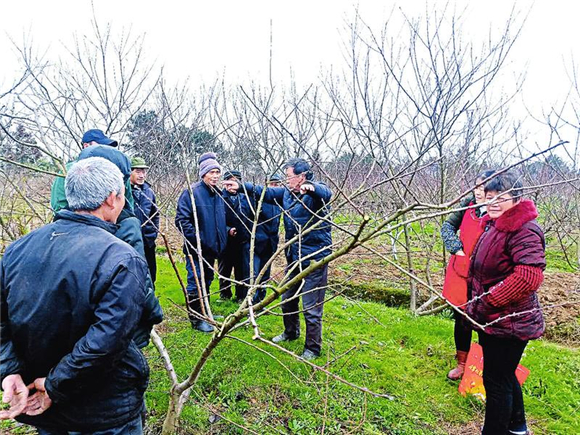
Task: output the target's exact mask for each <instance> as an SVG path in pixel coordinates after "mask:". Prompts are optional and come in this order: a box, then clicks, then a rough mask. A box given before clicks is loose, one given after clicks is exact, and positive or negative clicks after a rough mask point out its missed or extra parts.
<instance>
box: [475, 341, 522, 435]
mask: <svg viewBox="0 0 580 435" xmlns="http://www.w3.org/2000/svg"><path fill="white" fill-rule="evenodd" d="M479 344H481V347H482V348H483V386H484V387H485V394H486V397H487V399H486V404H485V422H484V425H483V431H482V435H503V434H507V433H508V430H510V429H511V430H525V429H526V417H525V412H524V399H523V396H522V389H521V387H520V383H519V382H518V380H517V378H516V374H515V372H516V368H517V366H518V364H519V362H520V359H521V358H522V354H523V353H524V349H525V348H526V345H527V344H528V342H527V341H522V340H518V339H516V338H499V337H494V336H493V335H489V334H486V333H484V332H479Z"/></svg>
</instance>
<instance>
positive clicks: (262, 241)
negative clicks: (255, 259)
mask: <svg viewBox="0 0 580 435" xmlns="http://www.w3.org/2000/svg"><path fill="white" fill-rule="evenodd" d="M281 216H282V208H281V207H280V205H279V204H278V203H268V202H266V201H263V202H262V208H261V210H260V215H259V218H258V226H257V228H256V240H255V252H256V254H260V255H261V254H263V253H264V254H273V253H274V252H276V249H277V248H278V242H279V241H280V236H279V233H280V217H281Z"/></svg>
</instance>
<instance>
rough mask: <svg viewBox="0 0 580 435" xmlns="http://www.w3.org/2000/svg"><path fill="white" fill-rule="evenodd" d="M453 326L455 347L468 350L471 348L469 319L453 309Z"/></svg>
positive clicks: (464, 350)
mask: <svg viewBox="0 0 580 435" xmlns="http://www.w3.org/2000/svg"><path fill="white" fill-rule="evenodd" d="M453 317H454V319H455V326H454V327H453V338H454V339H455V349H456V350H460V351H463V352H469V349H470V348H471V332H472V329H471V326H470V322H469V320H467V319H466V318H465V316H464V315H463V314H460V313H458V312H457V311H455V310H454V311H453Z"/></svg>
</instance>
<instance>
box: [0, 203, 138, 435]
mask: <svg viewBox="0 0 580 435" xmlns="http://www.w3.org/2000/svg"><path fill="white" fill-rule="evenodd" d="M115 230H116V226H115V225H113V224H109V223H107V222H104V221H102V220H100V219H98V218H96V217H94V216H91V215H80V214H75V213H72V212H68V211H64V212H62V213H60V214H59V219H58V220H57V221H56V222H54V223H52V224H49V225H46V226H44V227H42V228H40V229H38V230H35V231H33V232H32V233H30V234H28V235H27V236H25V237H23V238H22V239H20V240H18V241H16V242H14V243H13V244H12V245H10V246H9V247H8V249H7V250H6V254H5V255H4V258H3V259H2V261H1V263H0V295H1V300H2V304H1V311H2V313H1V314H2V315H1V319H2V320H1V324H0V339H1V340H0V341H1V363H0V369H1V370H0V371H1V374H2V377H4V376H7V375H9V374H17V373H19V374H20V375H21V376H22V378H23V379H24V382H25V383H29V382H32V381H33V380H34V379H36V378H40V377H46V383H45V386H46V390H47V392H48V395H49V397H50V398H51V399H52V401H53V404H52V406H51V407H50V408H49V409H48V410H47V411H46V412H45V413H43V414H41V415H39V416H34V417H31V416H20V417H18V420H20V421H23V422H25V423H27V424H31V425H35V426H41V427H46V428H59V429H66V430H69V431H83V432H84V431H87V432H88V431H91V432H92V431H95V430H101V429H105V428H109V427H114V426H119V425H122V424H124V423H126V422H128V421H130V420H132V419H134V418H135V417H136V416H137V415H139V413H140V412H141V410H142V406H143V394H144V392H145V389H146V387H147V382H148V376H149V369H148V366H147V362H146V360H145V358H144V357H143V355H142V354H141V352H140V351H139V349H137V346H136V345H135V343H134V341H133V340H132V337H133V335H134V333H135V331H136V328H137V325H138V322H139V319H140V318H141V316H142V312H143V306H144V302H145V291H146V289H145V287H146V285H145V280H146V276H147V263H146V262H145V260H144V259H143V258H142V257H141V256H140V255H139V254H138V253H137V252H136V251H135V250H134V249H133V248H132V247H130V246H129V245H128V244H127V243H125V242H123V241H121V240H119V239H118V238H117V237H115V236H114V235H113V233H114V232H115Z"/></svg>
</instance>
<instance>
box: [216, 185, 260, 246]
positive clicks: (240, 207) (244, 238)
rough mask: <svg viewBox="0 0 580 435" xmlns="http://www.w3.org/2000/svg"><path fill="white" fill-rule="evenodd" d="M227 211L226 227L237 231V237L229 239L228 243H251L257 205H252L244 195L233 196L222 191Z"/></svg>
mask: <svg viewBox="0 0 580 435" xmlns="http://www.w3.org/2000/svg"><path fill="white" fill-rule="evenodd" d="M222 197H223V198H224V201H225V204H224V207H225V210H226V227H227V230H228V232H229V230H230V229H231V228H235V229H236V236H235V237H228V243H230V242H233V243H237V244H242V243H245V242H249V241H250V237H251V235H252V227H253V225H254V210H255V205H254V204H253V203H252V204H251V205H250V200H249V199H248V196H247V195H245V194H243V193H238V194H235V195H232V194H231V193H229V192H228V191H227V190H225V189H223V190H222Z"/></svg>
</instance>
